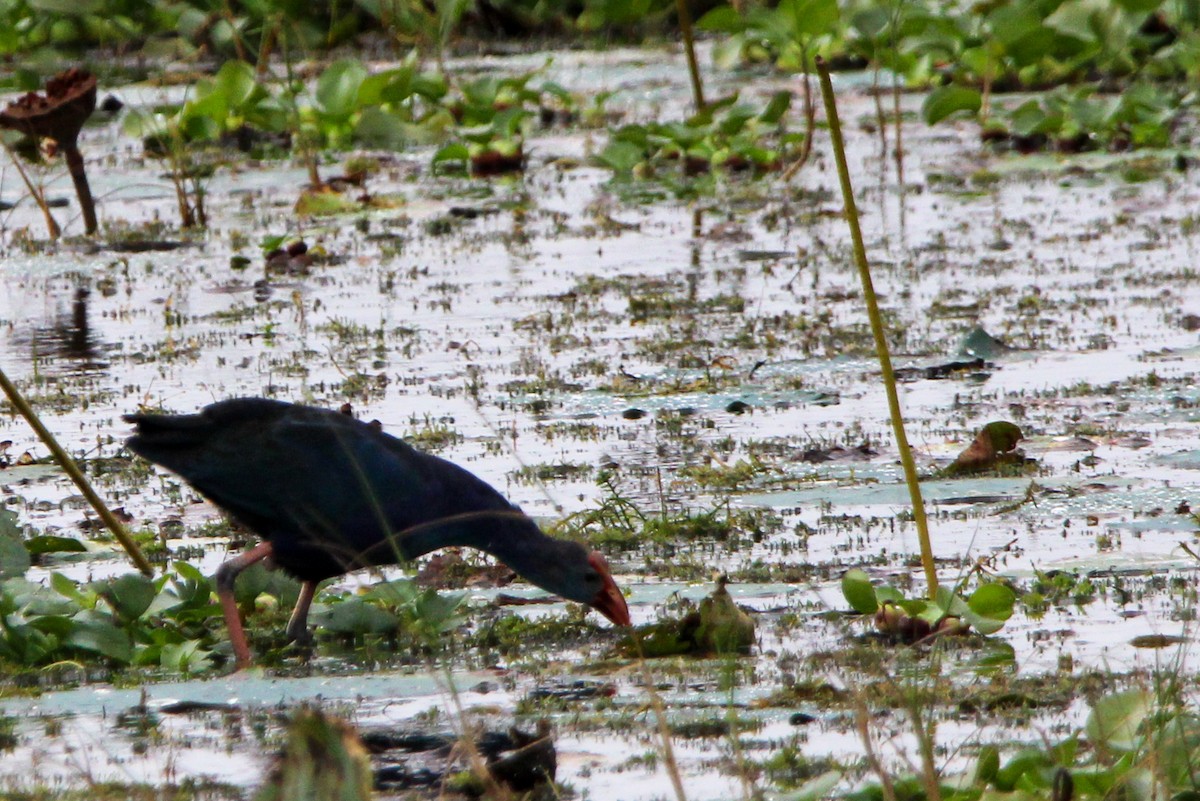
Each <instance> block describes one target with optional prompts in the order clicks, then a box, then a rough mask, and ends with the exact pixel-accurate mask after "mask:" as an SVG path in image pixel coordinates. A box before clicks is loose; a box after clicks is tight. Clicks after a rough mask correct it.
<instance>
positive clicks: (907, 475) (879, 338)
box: [816, 56, 938, 598]
mask: <svg viewBox="0 0 1200 801" xmlns="http://www.w3.org/2000/svg"><path fill="white" fill-rule="evenodd" d="M816 64H817V73H818V74H819V75H820V76H821V95H822V97H824V99H825V116H826V117H827V119H828V123H829V138H830V139H831V140H832V142H833V155H834V159H835V160H836V161H837V169H838V178H839V179H840V181H841V185H842V201H843V203H844V204H845V207H846V222H847V224H848V225H849V226H850V238H851V240H852V241H853V243H854V261H855V263H856V264H857V265H858V275H859V278H861V279H862V285H863V298H864V299H865V300H866V302H867V316H868V317H869V318H870V319H871V333H872V334H873V335H874V337H875V352H876V354H877V355H878V357H879V367H880V370H881V371H882V372H883V386H884V389H886V390H887V399H888V412H889V414H890V416H891V418H892V432H893V434H895V437H896V447H897V448H898V449H899V450H900V464H901V465H902V466H903V467H904V481H905V483H906V484H907V485H908V496H909V499H910V500H911V501H912V508H913V522H914V523H916V526H917V539H918V540H919V541H920V543H921V564H922V565H924V567H925V580H926V582H927V583H928V584H929V597H930V598H933V597H934V596H935V595H936V593H937V589H938V578H937V568H936V566H935V565H934V563H933V545H932V544H931V543H930V540H929V521H928V519H926V517H925V501H924V500H923V499H922V498H921V485H920V484H919V483H918V480H917V464H916V462H915V461H914V460H913V455H912V450H911V449H910V448H909V447H908V435H907V434H905V433H904V417H903V415H902V412H901V410H900V395H899V393H897V391H896V374H895V373H894V372H893V371H892V357H891V355H890V354H889V353H888V345H887V337H886V336H885V335H884V331H883V318H882V317H880V315H879V303H878V301H877V300H876V298H875V287H874V285H873V284H872V283H871V268H870V265H868V264H867V249H866V247H865V246H864V245H863V236H862V229H861V228H860V227H859V225H858V206H856V205H855V203H854V189H853V188H852V187H851V186H850V168H849V167H848V166H846V147H845V143H844V142H843V140H842V126H841V123H840V122H839V121H838V114H837V103H836V102H835V101H834V97H833V84H832V82H831V81H830V79H829V67H828V66H827V65H826V64H825V59H823V58H821V57H819V56H818V57H817V59H816Z"/></svg>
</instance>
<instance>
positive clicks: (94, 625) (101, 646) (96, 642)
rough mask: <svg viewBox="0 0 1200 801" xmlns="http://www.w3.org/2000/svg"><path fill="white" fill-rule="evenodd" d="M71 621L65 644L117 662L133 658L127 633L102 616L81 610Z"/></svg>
mask: <svg viewBox="0 0 1200 801" xmlns="http://www.w3.org/2000/svg"><path fill="white" fill-rule="evenodd" d="M73 623H74V626H72V627H71V633H70V634H69V635H67V637H66V638H65V640H64V643H65V644H66V645H70V646H71V647H73V648H79V649H80V650H83V651H91V652H93V653H97V654H100V655H102V656H106V657H108V658H109V659H112V660H114V661H117V662H123V663H128V662H129V661H130V660H131V659H132V658H133V644H132V643H131V642H130V640H129V635H128V634H127V633H126V632H125V630H124V629H122V628H120V627H119V626H116V625H114V624H113V623H111V622H109V621H108V620H107V619H105V618H104V616H101V615H96V614H95V613H91V612H81V613H79V615H76V617H75V619H74V621H73Z"/></svg>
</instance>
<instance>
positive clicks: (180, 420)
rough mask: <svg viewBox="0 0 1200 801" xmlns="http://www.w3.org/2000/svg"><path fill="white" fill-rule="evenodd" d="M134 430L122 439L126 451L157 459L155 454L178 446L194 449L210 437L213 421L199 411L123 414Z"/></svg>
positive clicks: (154, 460)
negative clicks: (125, 438)
mask: <svg viewBox="0 0 1200 801" xmlns="http://www.w3.org/2000/svg"><path fill="white" fill-rule="evenodd" d="M121 419H123V420H124V421H125V422H126V423H133V425H134V428H135V433H134V435H133V436H132V437H130V438H129V439H127V440H125V444H126V445H128V446H129V450H131V451H133V452H134V453H136V454H138V455H139V456H144V457H146V458H147V459H149V460H150V461H152V462H157V461H158V459H157V458H156V457H155V454H156V453H159V452H161V451H164V450H174V449H179V448H194V447H196V446H198V445H202V444H204V442H205V441H207V440H208V438H209V437H210V436H212V433H213V431H212V429H213V422H212V420H209V419H206V418H205V417H204V416H203V415H199V414H140V413H139V414H127V415H125V416H124V417H123V418H121Z"/></svg>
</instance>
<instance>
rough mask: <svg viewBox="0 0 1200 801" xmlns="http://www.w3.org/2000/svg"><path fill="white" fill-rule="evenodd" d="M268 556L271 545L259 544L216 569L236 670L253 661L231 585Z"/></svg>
mask: <svg viewBox="0 0 1200 801" xmlns="http://www.w3.org/2000/svg"><path fill="white" fill-rule="evenodd" d="M270 555H271V543H269V542H260V543H259V544H258V545H255V546H254V547H253V548H251V549H250V550H248V551H245V552H243V553H240V554H238V555H237V556H235V557H233V558H232V559H230V560H229V561H227V562H225V563H224V564H222V565H221V566H220V567H218V568H217V597H218V598H220V599H221V610H222V611H223V612H224V613H225V627H226V628H227V629H228V630H229V642H230V643H231V644H232V645H233V656H234V658H235V659H236V660H237V669H238V670H245V669H246V668H248V667H250V665H251V664H252V663H253V660H252V658H251V656H250V645H249V644H248V643H247V642H246V631H245V629H243V628H242V617H241V615H239V614H238V608H237V601H236V600H235V599H234V597H233V583H234V582H235V581H237V577H238V574H239V573H241V572H242V571H243V570H245V569H246V568H248V567H250V565H252V564H254V563H255V562H261V561H262V560H263V559H266V558H267V557H268V556H270Z"/></svg>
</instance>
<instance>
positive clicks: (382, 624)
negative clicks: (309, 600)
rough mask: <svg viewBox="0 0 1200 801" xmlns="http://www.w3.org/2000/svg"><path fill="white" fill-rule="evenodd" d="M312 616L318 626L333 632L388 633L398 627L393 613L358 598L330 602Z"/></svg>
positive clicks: (398, 623) (397, 621)
mask: <svg viewBox="0 0 1200 801" xmlns="http://www.w3.org/2000/svg"><path fill="white" fill-rule="evenodd" d="M314 618H315V622H316V624H317V625H318V626H320V627H321V628H323V629H325V630H326V631H329V632H332V633H334V634H355V635H362V634H388V633H391V632H394V631H396V630H397V629H398V628H399V627H400V620H399V618H397V617H396V616H395V615H393V614H391V613H390V612H385V611H384V610H382V609H380V608H379V607H377V606H372V605H371V604H369V603H366V602H365V601H362V600H360V599H358V598H351V599H350V600H348V601H342V602H340V603H336V604H331V605H330V606H329V607H327V608H326V609H325V610H324V611H323V612H322V613H321V614H319V615H314Z"/></svg>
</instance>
